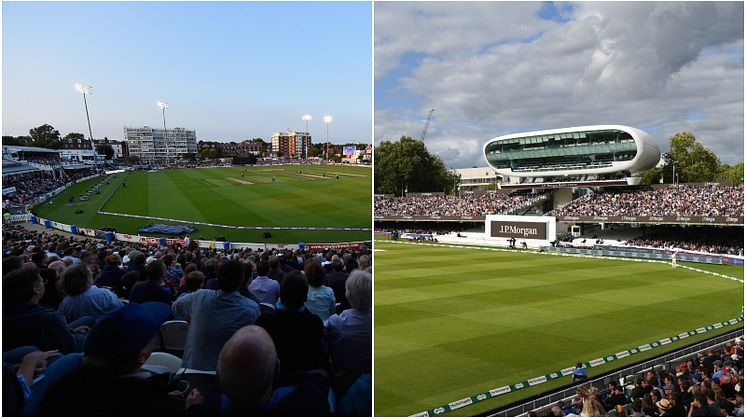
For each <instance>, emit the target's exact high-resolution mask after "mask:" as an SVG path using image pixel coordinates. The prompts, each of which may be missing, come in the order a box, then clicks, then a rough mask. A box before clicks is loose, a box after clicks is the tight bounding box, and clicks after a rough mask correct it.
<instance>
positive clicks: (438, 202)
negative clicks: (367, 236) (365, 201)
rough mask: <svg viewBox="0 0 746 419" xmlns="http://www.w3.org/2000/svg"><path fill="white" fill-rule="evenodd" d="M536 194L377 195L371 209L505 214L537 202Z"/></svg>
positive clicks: (429, 213)
mask: <svg viewBox="0 0 746 419" xmlns="http://www.w3.org/2000/svg"><path fill="white" fill-rule="evenodd" d="M539 198H540V195H538V194H501V193H490V194H486V195H461V196H451V195H411V196H406V197H384V196H376V197H375V198H374V200H373V203H374V209H373V213H374V214H375V215H376V216H444V217H474V216H481V215H488V214H506V213H509V212H511V211H514V210H517V209H520V208H523V207H525V206H527V205H530V204H532V203H533V202H536V200H537V199H539Z"/></svg>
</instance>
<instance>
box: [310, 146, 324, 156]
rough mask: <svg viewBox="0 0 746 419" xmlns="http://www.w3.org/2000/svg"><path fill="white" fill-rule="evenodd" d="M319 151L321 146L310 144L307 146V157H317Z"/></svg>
mask: <svg viewBox="0 0 746 419" xmlns="http://www.w3.org/2000/svg"><path fill="white" fill-rule="evenodd" d="M321 153H322V151H321V147H319V146H318V145H312V146H311V147H309V148H308V157H319V156H320V155H321Z"/></svg>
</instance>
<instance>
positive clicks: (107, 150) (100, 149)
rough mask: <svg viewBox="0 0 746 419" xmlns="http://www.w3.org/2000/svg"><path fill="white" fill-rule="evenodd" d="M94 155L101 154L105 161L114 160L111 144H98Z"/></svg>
mask: <svg viewBox="0 0 746 419" xmlns="http://www.w3.org/2000/svg"><path fill="white" fill-rule="evenodd" d="M68 135H69V134H68ZM96 153H98V154H103V155H104V156H105V157H106V160H111V159H112V158H114V147H112V146H111V144H98V145H96Z"/></svg>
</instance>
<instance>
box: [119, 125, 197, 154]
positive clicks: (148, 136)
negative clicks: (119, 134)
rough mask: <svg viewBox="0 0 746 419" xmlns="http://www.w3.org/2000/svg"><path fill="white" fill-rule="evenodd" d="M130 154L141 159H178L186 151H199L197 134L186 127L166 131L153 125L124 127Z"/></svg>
mask: <svg viewBox="0 0 746 419" xmlns="http://www.w3.org/2000/svg"><path fill="white" fill-rule="evenodd" d="M124 140H125V141H127V145H128V148H129V154H130V156H136V157H139V158H140V159H141V160H145V161H152V160H164V159H174V160H175V159H178V158H181V156H182V155H183V154H186V153H194V154H196V153H197V134H196V133H195V131H194V130H188V129H186V128H172V129H169V130H167V131H166V135H164V131H163V130H162V129H158V128H151V127H147V126H146V127H139V128H134V127H124Z"/></svg>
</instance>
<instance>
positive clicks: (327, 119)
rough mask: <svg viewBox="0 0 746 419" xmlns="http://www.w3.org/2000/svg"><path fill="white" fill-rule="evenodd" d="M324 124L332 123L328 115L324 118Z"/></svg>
mask: <svg viewBox="0 0 746 419" xmlns="http://www.w3.org/2000/svg"><path fill="white" fill-rule="evenodd" d="M324 122H325V123H327V124H330V123H331V122H332V117H331V116H329V115H327V116H325V117H324Z"/></svg>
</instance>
